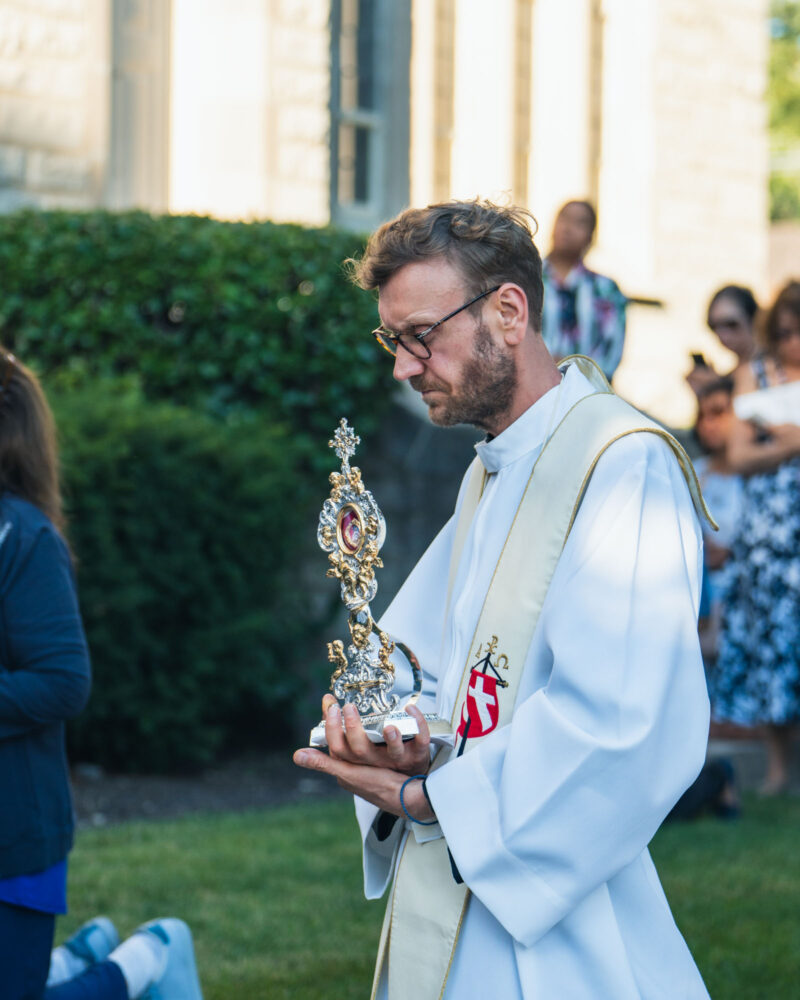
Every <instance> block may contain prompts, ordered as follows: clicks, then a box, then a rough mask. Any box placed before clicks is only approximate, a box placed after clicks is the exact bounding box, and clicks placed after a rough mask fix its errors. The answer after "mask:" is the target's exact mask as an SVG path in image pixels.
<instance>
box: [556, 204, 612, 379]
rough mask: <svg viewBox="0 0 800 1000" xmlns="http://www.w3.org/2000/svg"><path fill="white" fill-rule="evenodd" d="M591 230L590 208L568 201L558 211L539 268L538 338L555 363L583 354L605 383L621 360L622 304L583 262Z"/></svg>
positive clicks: (602, 278)
mask: <svg viewBox="0 0 800 1000" xmlns="http://www.w3.org/2000/svg"><path fill="white" fill-rule="evenodd" d="M596 229H597V212H596V211H595V208H594V205H592V203H591V202H589V201H568V202H567V203H566V204H565V205H562V206H561V208H560V209H559V212H558V215H557V216H556V221H555V224H554V226H553V236H552V241H551V246H550V253H549V254H548V255H547V257H546V258H545V259H544V261H543V265H542V279H543V281H544V309H543V313H542V337H543V338H544V342H545V345H546V347H547V349H548V350H549V351H550V353H551V354H552V356H553V358H554V359H555V361H556V362H559V361H561V359H562V358H565V357H567V356H568V355H571V354H585V355H586V356H587V357H589V358H591V359H592V360H593V361H595V362H596V363H597V365H598V366H599V367H600V369H601V370H602V372H603V374H604V375H605V377H606V378H607V379H608V380H609V381H611V378H612V376H613V375H614V372H615V371H616V370H617V366H618V365H619V363H620V359H621V358H622V348H623V346H624V343H625V310H626V307H627V305H628V300H627V298H626V297H625V296H624V295H623V294H622V292H621V291H620V290H619V287H618V286H617V283H616V282H615V281H614V280H613V279H611V278H608V277H606V276H605V275H603V274H597V273H596V272H595V271H590V270H589V268H588V267H587V266H586V265H585V264H584V262H583V260H584V257H585V256H586V254H587V253H588V251H589V247H590V246H591V245H592V241H593V239H594V234H595V230H596Z"/></svg>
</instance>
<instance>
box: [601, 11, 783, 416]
mask: <svg viewBox="0 0 800 1000" xmlns="http://www.w3.org/2000/svg"><path fill="white" fill-rule="evenodd" d="M606 7H607V9H608V11H609V14H610V16H611V23H610V25H609V29H610V30H611V32H612V33H613V32H616V33H617V35H618V36H619V46H618V49H617V51H622V49H624V47H625V46H626V45H627V47H628V48H632V47H636V46H638V48H639V53H640V71H639V78H638V81H636V86H635V88H632V87H630V86H629V88H628V93H627V97H624V96H623V97H621V100H627V102H628V105H629V107H628V109H627V110H628V114H627V119H626V120H625V121H617V124H616V131H617V133H618V135H617V141H616V143H615V146H616V153H612V152H611V147H610V143H611V142H612V139H613V137H612V135H611V134H610V132H607V134H606V136H605V140H606V143H607V147H606V148H607V150H608V153H609V155H608V157H607V160H606V163H605V164H604V171H605V187H603V185H602V184H601V215H602V216H607V215H608V214H609V212H613V213H614V214H615V217H616V218H617V219H618V220H620V224H619V226H618V228H617V231H616V232H615V233H614V234H610V233H609V232H608V231H605V232H604V233H603V235H602V237H601V242H600V245H599V246H598V251H599V253H598V258H599V260H600V261H601V262H602V263H603V264H606V265H607V266H609V268H613V270H612V273H614V274H615V275H617V276H618V277H619V279H620V280H621V281H622V282H623V284H624V286H625V288H626V291H629V292H634V293H638V294H640V295H641V294H645V295H649V296H652V297H653V298H657V299H660V300H662V301H663V302H664V308H663V309H661V310H654V309H644V308H641V307H634V308H633V309H632V310H631V311H630V319H631V322H630V334H629V340H628V345H627V348H626V353H625V357H624V359H623V365H622V367H621V368H620V370H619V375H618V377H617V378H616V379H615V385H616V386H617V388H618V390H620V391H622V392H623V393H625V394H626V395H628V396H629V398H631V399H632V400H633V401H634V402H635V403H637V404H638V405H640V406H643V407H646V408H649V409H650V410H652V411H653V412H654V413H655V414H656V415H657V416H659V417H661V418H662V419H665V420H667V421H668V422H672V423H678V424H685V423H687V422H688V421H689V420H691V419H692V416H693V397H692V396H691V393H690V392H689V390H688V388H687V387H686V386H685V385H684V384H683V381H682V376H683V374H684V373H685V372H686V371H687V370H688V368H689V366H690V361H689V353H690V351H701V352H703V353H705V354H706V356H707V357H708V358H709V360H711V361H713V362H714V363H715V364H716V365H718V366H719V367H721V368H722V369H723V370H724V369H725V368H730V367H731V366H732V359H731V357H730V356H729V355H728V353H727V352H726V351H725V350H724V349H723V348H722V347H721V346H720V345H719V343H718V341H717V340H716V338H715V337H714V336H713V335H712V334H711V333H710V331H709V330H707V328H706V326H705V313H706V306H707V303H708V300H709V298H710V296H711V294H712V292H713V291H714V290H715V289H716V288H718V287H719V286H721V285H723V284H728V283H731V282H736V283H741V284H745V285H749V286H751V287H752V288H753V289H754V291H755V292H756V294H757V295H760V296H762V297H763V296H765V295H766V293H767V238H768V223H767V217H768V210H767V169H768V149H767V129H766V125H767V122H766V106H765V102H764V88H765V85H766V60H767V48H768V33H767V28H766V24H767V13H768V10H767V7H768V5H767V2H766V0H736V2H731V0H703V2H702V3H698V2H697V0H648V3H646V4H642V5H640V6H639V7H638V8H637V20H638V24H637V25H636V27H637V32H636V33H633V32H630V30H629V29H630V27H631V25H630V23H629V22H630V18H629V14H630V10H629V8H628V5H627V4H626V3H625V2H624V0H606ZM645 8H649V10H645ZM626 32H627V34H626ZM616 54H617V52H615V51H609V52H607V53H606V56H607V62H608V63H613V59H614V56H615V55H616ZM609 72H612V73H613V72H615V71H614V69H613V66H612V67H610V69H609ZM618 85H619V88H620V90H621V88H622V87H623V86H624V83H623V81H618ZM613 116H614V109H613V108H609V119H610V120H613ZM608 127H609V128H610V127H611V125H610V122H609V124H608ZM626 128H627V129H628V130H629V131H630V132H631V133H634V134H636V135H637V138H638V141H637V142H631V143H629V144H628V147H627V149H628V150H629V153H626V147H625V146H624V145H622V137H623V136H622V133H623V130H624V129H626ZM626 155H630V156H631V157H635V162H634V163H633V164H631V165H630V166H629V167H628V168H627V169H626V165H625V162H624V159H625V156H626ZM631 167H633V169H631ZM603 195H605V197H603ZM633 276H635V280H633V281H632V280H631V278H632V277H633Z"/></svg>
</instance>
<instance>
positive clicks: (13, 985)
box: [0, 902, 128, 1000]
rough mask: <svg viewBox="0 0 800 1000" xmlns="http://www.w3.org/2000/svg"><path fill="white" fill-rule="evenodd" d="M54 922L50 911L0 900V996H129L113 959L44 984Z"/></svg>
mask: <svg viewBox="0 0 800 1000" xmlns="http://www.w3.org/2000/svg"><path fill="white" fill-rule="evenodd" d="M55 924H56V918H55V917H54V916H53V915H52V914H51V913H40V912H39V911H38V910H29V909H27V908H25V907H23V906H12V905H11V904H9V903H2V902H0V1000H128V989H127V987H126V985H125V978H124V977H123V975H122V970H121V969H120V967H119V966H118V965H117V964H116V963H115V962H100V963H99V964H98V965H94V966H92V967H91V968H89V969H87V970H86V972H84V973H82V974H81V975H80V976H76V977H75V979H71V980H70V981H69V982H68V983H62V984H61V986H53V987H51V988H50V989H47V988H46V985H45V984H46V983H47V973H48V972H49V970H50V951H51V949H52V947H53V934H54V932H55Z"/></svg>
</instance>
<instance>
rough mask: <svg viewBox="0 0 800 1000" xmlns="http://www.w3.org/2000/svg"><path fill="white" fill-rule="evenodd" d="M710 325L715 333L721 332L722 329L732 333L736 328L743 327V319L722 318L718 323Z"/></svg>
mask: <svg viewBox="0 0 800 1000" xmlns="http://www.w3.org/2000/svg"><path fill="white" fill-rule="evenodd" d="M708 325H709V327H710V328H711V329H712V330H713V331H714V333H720V332H721V331H722V332H724V331H728V332H729V333H732V332H733V331H734V330H740V329H741V327H742V321H741V320H740V319H720V320H717V322H716V323H709V324H708Z"/></svg>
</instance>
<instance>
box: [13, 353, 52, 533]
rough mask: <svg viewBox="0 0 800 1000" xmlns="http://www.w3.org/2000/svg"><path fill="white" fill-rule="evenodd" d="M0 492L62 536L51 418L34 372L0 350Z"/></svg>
mask: <svg viewBox="0 0 800 1000" xmlns="http://www.w3.org/2000/svg"><path fill="white" fill-rule="evenodd" d="M0 493H13V494H14V495H15V496H18V497H21V498H22V499H23V500H27V501H28V502H29V503H32V504H33V505H34V506H35V507H38V508H39V510H41V511H42V513H44V514H46V515H47V517H48V518H49V519H50V520H51V521H52V522H53V524H54V525H55V527H56V528H57V529H58V530H59V531H60V532H63V530H64V513H63V507H62V503H61V488H60V485H59V475H58V446H57V444H56V427H55V421H54V420H53V414H52V412H51V410H50V407H49V405H48V403H47V399H46V398H45V394H44V392H43V391H42V387H41V385H40V384H39V380H38V379H37V378H36V376H35V375H34V374H33V372H32V371H31V370H30V369H29V368H26V367H25V365H23V364H22V363H21V362H19V361H18V360H17V359H16V358H15V357H14V355H13V354H11V353H10V352H9V351H6V350H4V349H3V348H0Z"/></svg>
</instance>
